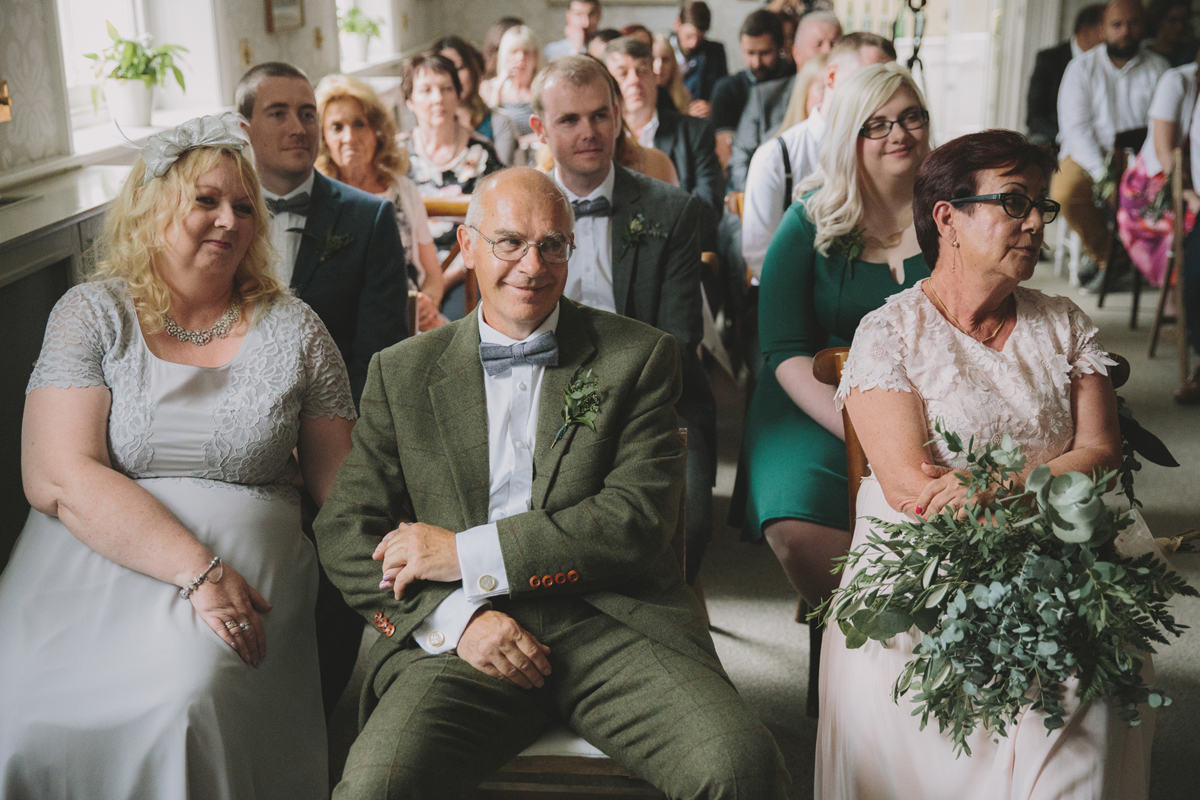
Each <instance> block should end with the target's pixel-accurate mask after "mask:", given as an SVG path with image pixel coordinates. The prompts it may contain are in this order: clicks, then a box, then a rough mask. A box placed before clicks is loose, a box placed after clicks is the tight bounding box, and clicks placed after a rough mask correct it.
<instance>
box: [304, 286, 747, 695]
mask: <svg viewBox="0 0 1200 800" xmlns="http://www.w3.org/2000/svg"><path fill="white" fill-rule="evenodd" d="M561 303H562V311H561V313H560V316H559V323H558V328H557V332H556V335H557V339H558V343H559V364H558V366H557V367H549V368H547V369H546V372H545V376H544V378H543V382H542V383H543V386H542V395H541V404H540V410H539V415H538V425H537V441H536V445H535V448H534V467H533V469H534V479H533V486H532V509H531V510H530V511H528V512H526V513H523V514H517V515H515V516H512V517H508V518H506V519H503V520H500V521H499V523H498V529H499V535H500V546H501V549H502V552H503V554H504V564H505V570H506V572H507V576H508V581H509V586H510V596H511V597H513V598H514V599H516V598H536V599H538V600H542V601H545V602H554V600H555V598H559V597H564V596H569V595H575V596H580V597H582V598H583V599H584V600H585V601H586V602H588V603H590V604H591V605H592V606H593V607H595V608H596V609H598V610H599V611H601V612H602V613H605V614H608V615H610V616H611V617H613V618H615V619H618V620H620V621H621V622H623V623H625V624H626V625H628V626H629V627H631V628H633V629H635V630H637V631H639V632H641V633H642V634H644V635H645V636H647V637H649V638H651V639H654V640H656V641H659V642H661V643H663V644H665V645H667V646H669V647H671V648H673V649H675V650H678V651H679V652H681V653H684V654H685V655H688V656H691V657H693V658H695V659H696V660H697V661H698V662H700V663H702V664H704V665H706V666H709V667H711V668H712V669H713V670H714V671H715V672H717V673H718V674H721V675H722V676H723V675H724V672H723V671H722V669H721V666H720V662H719V661H718V659H717V656H716V652H715V650H714V648H713V644H712V639H711V638H710V636H709V635H708V629H707V626H706V624H705V621H704V614H703V609H702V607H701V606H700V604H699V601H698V600H697V599H696V597H695V595H694V594H693V593H692V591H691V590H690V589H689V588H688V587H687V585H686V584H685V583H684V580H683V574H682V571H681V570H680V567H679V563H678V561H677V560H676V558H675V555H674V553H673V552H672V550H671V546H670V540H671V533H672V531H673V530H674V529H675V525H676V521H677V514H678V509H679V500H680V495H681V493H682V492H683V486H684V469H685V463H686V461H685V454H684V452H683V449H682V446H681V445H680V443H679V440H678V436H677V433H676V431H677V426H678V423H677V418H676V415H675V410H674V404H675V402H676V400H677V399H678V398H679V394H680V387H681V377H680V367H679V348H678V346H677V345H676V343H675V340H674V339H673V338H672V337H671V336H670V335H668V334H664V333H663V332H661V331H659V330H656V329H654V328H652V327H650V326H649V325H645V324H643V323H640V322H637V321H635V320H631V319H628V318H625V317H620V316H617V315H615V314H609V313H606V312H603V311H597V310H595V309H591V308H587V307H583V306H577V305H575V304H574V303H571V302H570V301H568V300H563V301H561ZM581 366H582V367H585V368H589V369H591V370H592V371H593V374H594V376H595V377H596V378H597V379H598V380H599V382H600V385H599V392H600V413H599V416H598V417H597V419H596V422H595V424H596V432H595V433H593V432H592V431H590V430H588V429H587V428H586V427H583V426H579V425H576V426H573V427H571V428H570V429H569V430H568V432H567V433H566V435H565V436H564V437H563V439H562V440H561V441H559V442H558V444H557V445H556V446H554V447H553V448H552V447H551V443H552V442H553V440H554V435H555V433H556V432H557V431H558V429H559V428H560V427H561V426H562V423H563V416H562V410H563V390H564V389H565V388H566V387H567V385H568V384H569V382H570V380H571V377H572V376H573V375H574V374H575V371H576V369H577V368H579V367H581ZM353 440H354V448H353V450H352V452H351V453H350V455H349V456H348V457H347V459H346V462H345V464H344V465H343V466H342V468H341V470H340V471H339V472H338V475H337V479H336V481H335V483H334V487H333V489H332V491H331V492H330V495H329V497H328V499H327V500H326V501H325V505H324V507H323V508H322V509H321V513H320V515H319V516H318V517H317V520H316V523H315V525H314V530H315V531H316V535H317V543H318V547H319V551H320V554H321V561H322V563H323V564H324V566H325V569H326V571H327V572H328V573H329V577H330V578H331V579H332V580H333V582H334V584H336V585H337V586H338V588H339V589H340V590H341V591H342V593H343V594H344V595H345V597H346V600H347V602H348V603H349V604H350V605H351V606H352V607H353V608H355V609H356V610H357V611H358V612H359V613H360V614H362V615H363V616H364V617H366V618H367V619H368V620H369V621H372V622H373V623H374V624H375V626H376V627H377V628H379V629H380V630H381V631H382V632H383V634H384V635H383V636H382V637H380V639H379V641H378V642H377V643H376V645H375V647H374V648H373V650H372V651H371V654H370V661H369V665H368V676H367V684H366V685H367V686H368V687H370V686H371V685H372V684H373V682H374V679H375V676H376V675H377V674H378V673H379V671H380V670H381V669H385V668H386V662H387V659H388V657H389V656H390V655H391V654H393V653H395V652H396V651H397V650H398V649H400V648H403V647H405V646H408V642H409V641H410V640H409V636H410V634H411V633H412V631H413V630H414V629H415V628H416V627H417V626H418V625H420V623H421V622H422V620H424V619H425V617H426V616H428V615H429V614H430V613H432V612H433V610H434V609H435V608H436V607H437V606H438V605H439V604H440V603H441V602H442V600H444V599H445V598H446V596H447V595H449V594H450V593H451V592H452V591H453V590H454V589H456V588H458V587H459V586H460V585H461V583H460V582H454V583H441V582H434V581H417V582H415V583H414V584H412V585H411V586H409V588H408V590H407V591H406V592H405V594H404V598H403V599H401V600H396V599H395V598H394V597H393V595H392V593H391V592H390V591H385V590H380V589H379V580H380V577H381V568H380V562H377V561H373V560H371V554H372V552H373V551H374V549H375V546H376V545H377V544H378V542H379V540H380V538H381V537H382V536H383V535H384V534H385V533H387V532H388V531H390V530H392V529H393V528H395V526H396V523H397V522H399V521H403V520H414V521H421V522H427V523H430V524H432V525H438V526H440V527H443V528H447V529H449V530H452V531H455V532H461V531H464V530H466V529H468V528H471V527H474V526H476V525H482V524H485V523H486V522H487V521H488V519H487V518H488V495H489V487H490V475H489V467H488V431H487V408H486V398H485V392H484V384H483V367H482V366H481V364H480V361H479V322H478V318H477V316H476V315H475V314H471V315H469V316H467V317H466V318H465V319H462V320H459V321H458V322H455V323H452V324H450V325H447V326H444V327H442V328H439V329H437V330H434V331H430V332H428V333H423V334H421V335H420V336H417V337H413V338H411V339H407V340H405V341H403V342H400V343H399V344H397V345H395V346H393V347H390V348H388V349H386V350H384V351H382V352H380V353H378V354H377V355H376V356H375V357H374V358H373V359H372V361H371V365H370V369H369V370H368V373H367V383H366V388H365V389H364V391H363V396H362V403H361V416H360V418H359V420H358V423H357V424H356V425H355V428H354V434H353ZM560 573H562V574H564V575H571V576H572V577H571V579H570V580H566V581H563V582H561V583H558V582H551V584H550V585H543V581H541V580H540V576H544V575H558V574H560ZM535 577H538V578H539V580H532V579H533V578H535ZM447 657H456V656H447ZM364 701H367V698H365V697H364ZM368 705H370V703H369V701H368ZM364 710H369V708H364Z"/></svg>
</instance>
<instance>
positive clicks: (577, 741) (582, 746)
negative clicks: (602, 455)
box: [477, 428, 687, 800]
mask: <svg viewBox="0 0 1200 800" xmlns="http://www.w3.org/2000/svg"><path fill="white" fill-rule="evenodd" d="M679 440H680V442H682V443H683V447H684V450H685V451H686V450H687V428H680V429H679ZM685 483H686V480H685ZM686 507H687V505H686V502H685V497H684V494H681V495H680V496H679V520H678V522H677V523H676V525H675V532H674V534H673V535H672V536H671V549H672V550H673V551H674V552H675V557H676V558H678V559H679V566H680V568H681V569H683V570H684V573H685V574H686V572H687V537H686V535H685V531H686V530H687V528H686V526H685V524H684V523H685V519H684V510H685V509H686ZM477 797H478V798H480V800H523V799H524V798H533V799H535V800H559V799H560V798H561V800H612V798H657V799H663V798H665V797H666V795H664V794H663V793H662V792H660V791H658V790H657V789H655V788H654V787H653V786H651V785H650V784H649V783H646V782H645V781H644V780H642V779H641V778H638V777H636V776H634V775H631V774H630V773H629V772H627V771H626V770H624V769H622V768H621V766H620V765H619V764H617V762H615V761H613V760H612V759H611V758H609V757H608V756H606V755H604V753H602V752H600V750H598V749H597V748H595V747H594V746H592V745H591V744H589V743H588V742H586V741H585V740H583V739H582V738H580V737H579V736H576V735H575V734H573V733H571V731H569V730H568V729H567V728H566V727H565V726H563V725H553V726H551V727H550V729H549V730H547V731H546V733H544V734H543V735H542V738H540V739H538V741H536V742H534V743H533V745H531V746H530V747H528V748H527V749H526V750H525V752H523V753H521V754H520V755H519V756H517V757H516V758H514V759H513V760H512V761H510V762H508V763H507V764H505V765H504V766H503V767H501V769H500V771H499V772H497V773H496V774H495V775H493V776H492V777H491V778H489V779H487V780H486V781H484V782H483V783H481V784H480V785H479V789H478V793H477Z"/></svg>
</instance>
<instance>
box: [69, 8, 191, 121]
mask: <svg viewBox="0 0 1200 800" xmlns="http://www.w3.org/2000/svg"><path fill="white" fill-rule="evenodd" d="M105 24H106V25H108V35H109V38H111V39H112V44H111V45H109V46H108V47H106V48H104V49H103V50H101V51H100V52H99V53H84V57H85V58H90V59H92V60H93V61H95V62H96V77H97V78H100V77H103V78H105V82H104V99H105V100H106V101H107V102H108V110H109V112H110V113H111V114H112V117H113V119H114V120H116V122H117V124H118V125H121V126H122V127H132V128H145V127H148V126H149V125H150V109H151V108H152V100H153V92H154V87H155V86H156V85H157V86H166V84H167V76H168V75H169V76H172V77H174V78H175V82H176V83H178V84H179V88H180V89H183V90H184V91H187V87H186V86H185V85H184V81H183V73H182V72H180V71H179V67H177V66H176V65H175V54H176V53H186V52H187V48H186V47H182V46H180V45H177V44H161V45H159V46H158V47H151V46H150V44H151V42H150V37H149V35H146V36H142V37H139V38H137V39H125V38H123V37H122V36H121V34H120V33H118V32H117V29H116V27H115V26H114V25H113V24H112V23H111V22H108V21H106V22H105ZM110 66H111V69H110ZM106 70H107V72H106ZM97 91H98V87H96V88H93V89H92V104H93V105H96V104H97V103H98V99H99V98H98V94H97Z"/></svg>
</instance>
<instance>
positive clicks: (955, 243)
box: [950, 242, 958, 247]
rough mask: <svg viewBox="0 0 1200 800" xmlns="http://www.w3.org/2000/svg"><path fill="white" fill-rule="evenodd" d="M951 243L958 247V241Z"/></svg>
mask: <svg viewBox="0 0 1200 800" xmlns="http://www.w3.org/2000/svg"><path fill="white" fill-rule="evenodd" d="M950 244H951V245H952V246H954V247H958V242H951V243H950Z"/></svg>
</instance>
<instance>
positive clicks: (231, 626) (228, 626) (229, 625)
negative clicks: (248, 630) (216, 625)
mask: <svg viewBox="0 0 1200 800" xmlns="http://www.w3.org/2000/svg"><path fill="white" fill-rule="evenodd" d="M237 626H238V624H237V623H236V622H234V621H233V620H231V619H227V620H225V630H227V631H230V632H232V631H233V630H234V629H235V628H237Z"/></svg>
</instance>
